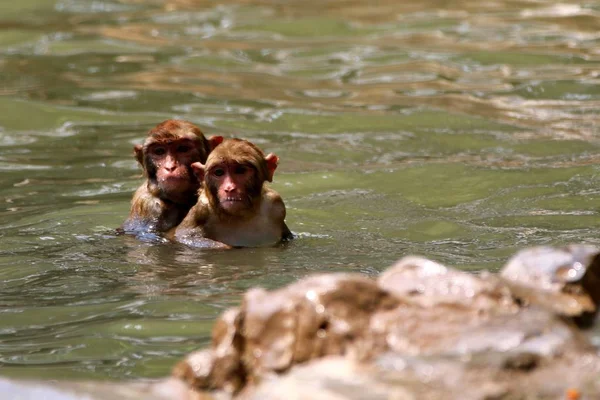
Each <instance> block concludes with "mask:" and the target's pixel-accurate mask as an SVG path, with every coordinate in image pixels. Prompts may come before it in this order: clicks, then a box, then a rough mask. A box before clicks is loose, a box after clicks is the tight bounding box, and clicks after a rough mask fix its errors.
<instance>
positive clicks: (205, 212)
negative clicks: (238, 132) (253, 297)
mask: <svg viewBox="0 0 600 400" xmlns="http://www.w3.org/2000/svg"><path fill="white" fill-rule="evenodd" d="M277 161H278V158H277V156H275V155H273V154H269V155H267V156H265V155H264V153H263V152H262V151H261V150H260V149H259V148H258V147H256V146H255V145H254V144H252V143H250V142H248V141H245V140H240V139H229V140H226V141H224V142H223V143H222V144H221V145H219V146H218V147H217V148H216V149H215V150H214V151H213V152H212V153H211V154H210V155H209V156H208V159H207V161H206V165H205V166H204V165H201V164H199V163H194V164H193V165H192V168H194V170H195V172H196V176H202V178H203V183H204V184H203V186H202V188H201V189H200V192H199V197H198V202H197V203H196V205H194V207H192V209H191V210H190V212H189V213H188V215H187V216H186V217H185V218H184V220H183V221H182V222H181V224H180V225H179V226H178V227H177V229H176V230H175V238H176V239H177V240H179V241H181V242H183V243H187V244H191V245H194V246H207V243H209V247H215V246H212V245H210V243H211V241H216V242H220V243H224V244H226V245H228V246H234V247H254V246H264V245H272V244H275V243H278V242H280V241H282V240H285V239H289V238H291V237H292V234H291V232H290V230H289V229H288V227H287V225H286V224H285V215H286V211H285V205H284V203H283V200H282V199H281V197H280V196H279V194H278V193H277V192H276V191H274V190H273V189H271V188H269V187H267V185H265V184H264V183H265V182H271V181H272V180H273V173H274V172H275V169H276V167H277ZM237 166H244V167H245V168H249V169H250V170H251V172H248V173H247V175H246V176H245V177H244V178H243V179H245V180H244V182H243V183H242V184H240V189H238V190H237V191H236V193H238V194H239V196H241V197H242V198H243V201H240V202H241V203H244V206H243V208H241V209H239V210H238V209H236V211H235V212H230V211H227V210H225V209H224V208H223V206H222V204H221V199H220V195H219V191H220V190H223V188H221V187H220V186H219V182H218V179H217V178H215V177H214V175H213V174H214V171H215V169H221V170H224V169H227V168H233V169H235V168H236V167H237ZM221 184H222V183H221ZM240 207H241V206H240Z"/></svg>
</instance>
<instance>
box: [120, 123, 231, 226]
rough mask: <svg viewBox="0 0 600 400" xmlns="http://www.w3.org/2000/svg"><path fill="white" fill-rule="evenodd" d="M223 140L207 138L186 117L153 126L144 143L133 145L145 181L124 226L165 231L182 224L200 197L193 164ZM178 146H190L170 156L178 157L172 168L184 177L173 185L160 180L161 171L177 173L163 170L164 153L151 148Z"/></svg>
mask: <svg viewBox="0 0 600 400" xmlns="http://www.w3.org/2000/svg"><path fill="white" fill-rule="evenodd" d="M221 141H222V137H220V136H213V137H211V138H210V139H206V138H205V137H204V134H203V133H202V131H200V129H199V128H198V127H197V126H195V125H194V124H192V123H191V122H188V121H183V120H172V119H170V120H166V121H163V122H161V123H160V124H158V125H157V126H156V127H154V128H153V129H151V130H150V131H149V132H148V135H147V137H146V139H145V141H144V143H143V144H141V145H137V146H135V147H134V152H135V158H136V160H137V161H138V162H139V164H140V166H141V167H142V170H143V172H144V176H145V178H146V180H145V182H144V183H142V185H141V186H140V187H139V188H138V189H137V191H136V192H135V194H134V196H133V199H132V202H131V211H130V214H129V217H128V218H127V220H126V221H125V222H124V224H123V227H122V228H123V229H124V230H125V231H132V232H139V231H153V232H166V231H168V230H169V229H171V228H173V227H175V226H176V225H177V224H179V223H180V222H181V220H182V219H183V218H184V217H185V215H186V214H187V212H188V211H189V209H190V208H191V207H192V206H193V205H194V203H196V201H197V199H198V196H197V193H198V189H199V187H200V184H199V182H198V180H197V179H196V178H195V176H194V173H193V170H192V169H191V167H190V165H191V164H192V163H194V162H205V161H206V159H207V157H208V154H209V153H210V151H211V150H212V148H213V147H214V146H216V145H217V144H219V143H220V142H221ZM179 145H181V146H191V148H190V150H189V151H188V152H187V153H186V154H185V155H179V154H175V155H174V156H173V157H172V158H171V159H175V161H173V162H174V165H175V166H174V167H172V168H174V169H175V170H176V171H178V172H177V173H176V175H178V176H180V178H181V183H180V184H179V183H177V184H176V185H175V187H174V185H173V184H170V185H167V184H166V183H164V182H161V180H160V179H158V174H159V173H162V174H163V175H168V174H174V173H173V172H162V171H161V170H160V168H164V166H162V165H160V164H159V163H157V162H156V161H155V160H156V158H159V159H161V160H162V158H161V157H163V156H157V155H153V154H152V151H151V150H152V148H153V147H154V146H165V148H167V149H171V148H173V147H174V148H177V147H176V146H179ZM169 154H170V153H169Z"/></svg>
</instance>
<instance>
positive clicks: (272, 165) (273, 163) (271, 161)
mask: <svg viewBox="0 0 600 400" xmlns="http://www.w3.org/2000/svg"><path fill="white" fill-rule="evenodd" d="M265 161H266V162H267V172H268V176H267V181H269V182H273V174H275V170H276V169H277V163H278V162H279V157H277V156H276V155H275V154H273V153H269V154H267V156H266V157H265Z"/></svg>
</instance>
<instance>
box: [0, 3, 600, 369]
mask: <svg viewBox="0 0 600 400" xmlns="http://www.w3.org/2000/svg"><path fill="white" fill-rule="evenodd" d="M598 32H600V4H599V3H598V2H593V1H589V2H577V3H573V2H570V3H568V4H567V3H564V4H561V3H555V2H550V1H533V0H531V1H526V0H523V1H480V0H478V1H470V0H462V1H455V2H446V1H440V0H429V1H424V2H416V3H415V2H399V1H381V2H364V1H354V0H343V1H342V0H338V1H302V2H277V1H267V0H263V1H260V0H236V1H223V2H220V3H219V4H216V3H215V2H212V1H202V0H167V1H141V0H121V1H104V0H20V1H18V2H8V1H5V2H2V4H1V5H0V110H1V112H0V180H1V181H0V182H1V183H2V188H3V190H2V193H1V194H0V205H1V206H0V264H1V265H0V313H1V317H0V374H2V375H5V376H14V377H34V378H92V379H101V378H151V377H157V376H163V375H165V374H168V373H169V370H170V368H171V366H172V365H173V363H174V362H175V361H176V360H178V359H179V358H181V357H182V355H183V354H185V353H187V352H189V351H191V350H194V349H196V348H198V347H201V346H203V345H205V344H206V343H207V342H208V341H209V336H210V327H211V325H212V323H213V321H214V318H215V317H216V316H217V315H218V314H219V313H220V312H221V311H222V310H223V309H224V308H227V307H230V306H233V305H237V304H239V295H240V294H241V293H242V292H243V291H244V290H246V289H247V288H249V287H252V286H262V287H267V288H275V287H280V286H282V285H284V284H286V283H289V282H291V281H293V280H295V279H298V278H301V277H303V276H306V275H307V274H310V273H315V272H331V271H350V272H362V273H366V274H370V275H375V274H377V273H378V272H379V271H382V270H383V269H385V268H386V267H387V266H389V265H390V264H392V263H393V262H394V261H395V260H397V259H398V258H400V257H402V256H404V255H407V254H422V255H426V256H428V257H430V258H433V259H435V260H437V261H440V262H443V263H446V264H448V265H453V266H457V267H459V268H462V269H465V270H475V271H476V270H483V269H489V270H497V269H498V268H500V267H501V266H502V264H503V263H504V262H505V260H506V259H507V257H509V256H510V255H512V254H513V253H514V252H515V251H516V250H517V249H519V248H522V247H524V246H533V245H542V244H554V245H559V244H565V243H570V242H581V243H591V244H596V245H600V240H599V239H598V234H597V231H598V229H597V227H598V226H599V225H600V216H599V214H598V206H597V205H598V203H599V201H600V175H599V167H598V165H597V164H598V161H599V156H598V150H599V144H600V142H599V140H598V132H597V131H598V126H599V122H600V116H599V115H598V112H597V110H598V108H599V105H600V87H599V86H598V83H599V75H600V50H599V49H600V46H599V45H600V34H599V33H598ZM167 118H185V119H189V120H191V121H193V122H194V123H196V124H198V125H199V126H200V127H201V128H202V129H203V131H205V132H206V133H207V134H220V135H224V136H227V137H230V136H241V137H244V138H247V139H250V140H252V141H254V142H256V143H257V144H258V145H259V146H261V147H262V148H263V149H264V150H265V151H267V152H274V153H276V154H278V155H279V156H280V158H281V162H280V168H279V169H278V171H277V173H276V175H275V181H274V183H273V187H274V188H275V189H276V190H277V191H279V192H280V193H281V194H282V196H283V198H284V199H285V202H286V205H287V208H288V218H287V223H288V226H289V227H290V228H291V229H292V231H293V232H295V234H296V235H297V236H298V237H297V239H296V240H294V241H293V242H292V243H290V244H288V245H287V246H282V247H276V248H266V249H240V250H234V251H225V252H223V251H201V250H194V249H189V248H186V247H185V246H181V245H175V244H171V243H156V242H151V241H140V240H136V239H135V238H131V237H124V236H116V235H114V233H113V232H114V228H116V227H117V226H119V225H120V224H121V222H122V221H123V220H124V219H125V218H126V216H127V213H128V208H129V200H130V198H131V195H132V193H133V191H134V190H135V188H136V187H137V186H138V185H139V184H140V182H141V178H140V170H139V168H138V166H137V165H136V164H135V161H134V159H133V154H132V147H133V145H134V144H136V143H139V142H140V141H141V140H142V138H143V136H144V134H145V132H147V131H148V129H150V128H151V127H153V126H154V125H156V124H157V123H158V122H160V121H162V120H164V119H167Z"/></svg>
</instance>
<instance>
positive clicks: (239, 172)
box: [233, 165, 248, 175]
mask: <svg viewBox="0 0 600 400" xmlns="http://www.w3.org/2000/svg"><path fill="white" fill-rule="evenodd" d="M247 170H248V167H246V166H245V165H236V167H235V169H234V170H233V172H234V173H235V174H237V175H243V174H245V173H246V171H247Z"/></svg>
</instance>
